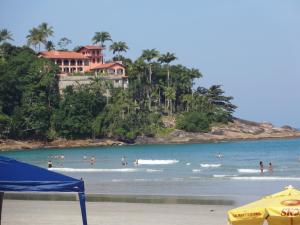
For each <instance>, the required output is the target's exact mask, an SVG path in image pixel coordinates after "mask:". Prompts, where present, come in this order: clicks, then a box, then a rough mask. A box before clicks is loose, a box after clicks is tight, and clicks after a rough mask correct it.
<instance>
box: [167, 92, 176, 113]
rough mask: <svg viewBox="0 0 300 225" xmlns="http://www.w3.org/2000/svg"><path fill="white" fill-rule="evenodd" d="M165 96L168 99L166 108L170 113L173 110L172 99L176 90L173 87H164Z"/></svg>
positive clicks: (174, 97)
mask: <svg viewBox="0 0 300 225" xmlns="http://www.w3.org/2000/svg"><path fill="white" fill-rule="evenodd" d="M165 96H166V98H167V99H168V102H167V109H168V110H169V113H170V114H172V112H173V107H172V106H173V103H172V102H173V101H174V100H175V99H176V90H175V88H174V87H166V89H165Z"/></svg>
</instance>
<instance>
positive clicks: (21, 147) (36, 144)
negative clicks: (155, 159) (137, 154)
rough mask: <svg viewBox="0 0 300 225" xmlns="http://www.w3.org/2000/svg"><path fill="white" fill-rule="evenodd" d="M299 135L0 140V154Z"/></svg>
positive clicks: (277, 137) (232, 140) (278, 138)
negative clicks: (61, 142)
mask: <svg viewBox="0 0 300 225" xmlns="http://www.w3.org/2000/svg"><path fill="white" fill-rule="evenodd" d="M299 138H300V133H299V134H297V135H282V136H266V137H230V138H211V139H189V140H169V141H154V140H150V141H149V139H148V140H144V141H142V142H136V143H133V144H128V143H125V142H121V141H117V140H114V139H98V140H97V142H93V141H92V140H91V139H79V140H72V141H70V140H67V141H66V142H65V144H55V143H52V142H42V141H23V140H22V141H20V140H12V139H7V140H3V139H0V152H9V151H26V150H28V151H30V150H36V149H68V148H81V147H109V146H126V145H156V144H157V145H163V144H165V145H168V144H209V143H223V142H235V141H237V142H238V141H263V140H289V139H299Z"/></svg>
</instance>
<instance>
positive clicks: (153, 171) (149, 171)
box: [146, 169, 163, 173]
mask: <svg viewBox="0 0 300 225" xmlns="http://www.w3.org/2000/svg"><path fill="white" fill-rule="evenodd" d="M146 172H148V173H157V172H163V170H157V169H146Z"/></svg>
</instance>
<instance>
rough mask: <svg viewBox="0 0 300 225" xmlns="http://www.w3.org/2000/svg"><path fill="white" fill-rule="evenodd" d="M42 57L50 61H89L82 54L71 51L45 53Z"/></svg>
mask: <svg viewBox="0 0 300 225" xmlns="http://www.w3.org/2000/svg"><path fill="white" fill-rule="evenodd" d="M40 55H41V56H42V57H44V58H48V59H88V57H87V56H85V55H83V54H81V53H78V52H71V51H44V52H41V53H40Z"/></svg>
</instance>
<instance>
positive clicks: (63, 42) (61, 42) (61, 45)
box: [57, 37, 72, 50]
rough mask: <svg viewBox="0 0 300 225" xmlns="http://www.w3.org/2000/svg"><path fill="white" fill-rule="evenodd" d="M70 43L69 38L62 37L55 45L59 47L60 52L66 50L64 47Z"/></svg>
mask: <svg viewBox="0 0 300 225" xmlns="http://www.w3.org/2000/svg"><path fill="white" fill-rule="evenodd" d="M71 43H72V41H71V40H70V39H69V38H66V37H63V38H61V39H60V40H59V42H58V43H57V45H58V46H59V48H60V50H66V47H67V46H68V45H69V44H71Z"/></svg>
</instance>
